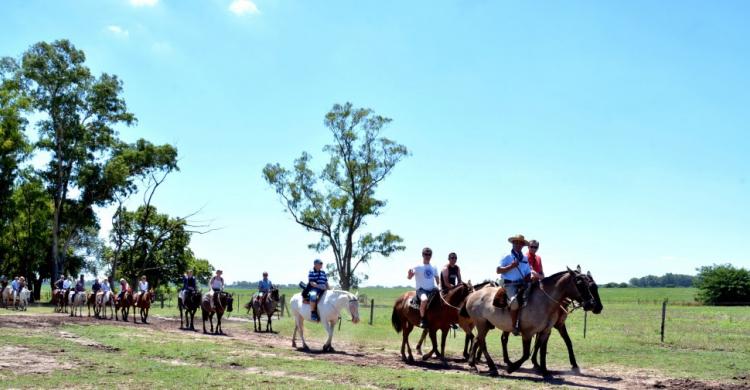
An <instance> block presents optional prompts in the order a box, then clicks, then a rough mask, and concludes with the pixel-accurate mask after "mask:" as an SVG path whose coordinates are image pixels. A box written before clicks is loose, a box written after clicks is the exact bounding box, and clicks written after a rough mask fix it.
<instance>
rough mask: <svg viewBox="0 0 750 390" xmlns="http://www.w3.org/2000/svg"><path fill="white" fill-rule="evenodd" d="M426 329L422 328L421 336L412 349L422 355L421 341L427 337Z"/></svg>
mask: <svg viewBox="0 0 750 390" xmlns="http://www.w3.org/2000/svg"><path fill="white" fill-rule="evenodd" d="M427 333H428V332H427V329H422V336H421V337H420V338H419V342H417V346H416V347H414V349H416V350H417V353H418V354H420V355H422V343H423V342H424V340H425V339H426V338H427Z"/></svg>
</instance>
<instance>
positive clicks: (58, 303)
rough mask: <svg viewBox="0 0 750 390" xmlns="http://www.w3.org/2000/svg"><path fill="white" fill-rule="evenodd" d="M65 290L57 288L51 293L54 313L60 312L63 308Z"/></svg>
mask: <svg viewBox="0 0 750 390" xmlns="http://www.w3.org/2000/svg"><path fill="white" fill-rule="evenodd" d="M66 303H67V302H66V300H65V290H63V289H57V290H55V292H54V293H53V294H52V304H53V305H54V306H55V313H62V312H63V310H65V304H66Z"/></svg>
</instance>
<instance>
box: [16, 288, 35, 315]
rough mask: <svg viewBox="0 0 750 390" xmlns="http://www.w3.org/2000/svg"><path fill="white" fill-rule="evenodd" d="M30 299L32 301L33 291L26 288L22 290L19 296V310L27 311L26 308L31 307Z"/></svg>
mask: <svg viewBox="0 0 750 390" xmlns="http://www.w3.org/2000/svg"><path fill="white" fill-rule="evenodd" d="M29 299H31V291H29V289H28V288H26V287H24V288H22V289H21V292H20V293H19V294H18V306H17V309H18V310H22V311H26V308H27V307H28V306H29ZM14 304H15V302H14Z"/></svg>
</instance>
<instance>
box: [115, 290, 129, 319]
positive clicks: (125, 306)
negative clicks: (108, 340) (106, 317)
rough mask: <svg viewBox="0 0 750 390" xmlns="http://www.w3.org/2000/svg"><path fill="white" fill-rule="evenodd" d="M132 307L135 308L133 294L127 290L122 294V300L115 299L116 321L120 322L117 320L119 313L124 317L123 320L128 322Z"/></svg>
mask: <svg viewBox="0 0 750 390" xmlns="http://www.w3.org/2000/svg"><path fill="white" fill-rule="evenodd" d="M130 306H133V293H132V292H131V291H130V290H126V291H125V292H124V293H123V294H122V298H120V299H115V321H119V319H118V318H117V313H118V312H119V313H120V315H121V316H122V320H123V321H127V320H128V314H129V313H130Z"/></svg>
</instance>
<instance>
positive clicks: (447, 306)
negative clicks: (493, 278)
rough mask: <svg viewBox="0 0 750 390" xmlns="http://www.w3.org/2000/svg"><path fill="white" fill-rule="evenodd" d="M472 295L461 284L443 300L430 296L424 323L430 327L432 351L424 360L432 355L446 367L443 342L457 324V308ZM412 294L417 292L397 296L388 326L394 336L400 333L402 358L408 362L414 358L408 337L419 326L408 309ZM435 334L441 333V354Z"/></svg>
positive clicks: (413, 310)
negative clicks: (394, 332)
mask: <svg viewBox="0 0 750 390" xmlns="http://www.w3.org/2000/svg"><path fill="white" fill-rule="evenodd" d="M472 291H474V289H473V287H472V286H471V285H470V284H467V283H460V284H458V285H457V286H455V287H453V288H452V289H450V290H449V291H448V292H447V293H446V294H445V296H443V295H441V294H440V293H436V294H434V295H433V296H432V298H431V300H430V302H429V303H428V305H427V310H426V311H425V319H426V320H427V323H428V325H429V328H428V331H429V335H430V341H432V350H431V351H430V352H428V353H427V354H425V355H423V356H422V359H423V360H426V359H429V358H430V357H431V356H432V354H433V353H434V354H436V355H437V356H438V357H439V358H440V360H442V361H443V363H444V364H447V363H446V361H445V339H446V337H447V336H448V331H449V329H450V327H451V324H455V323H457V322H458V310H459V309H458V305H460V304H461V302H463V301H464V299H466V297H467V296H468V295H469V294H470V293H471V292H472ZM415 294H416V292H414V291H408V292H406V293H404V294H403V295H402V296H400V297H399V298H398V299H397V300H396V303H395V304H394V305H393V313H392V314H391V324H393V328H394V329H396V332H397V333H400V332H401V331H403V338H402V341H401V358H402V359H403V360H404V361H407V362H413V361H414V357H413V356H412V353H411V346H410V345H409V334H410V333H411V331H412V330H413V329H414V327H415V326H417V324H419V322H420V316H419V309H417V308H414V307H412V306H411V300H412V298H413V297H414V295H415ZM438 330H441V331H442V332H443V333H442V334H441V343H440V351H438V348H437V347H438V343H437V331H438ZM404 349H406V350H407V351H408V352H409V356H408V357H407V356H406V354H405V353H404Z"/></svg>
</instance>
